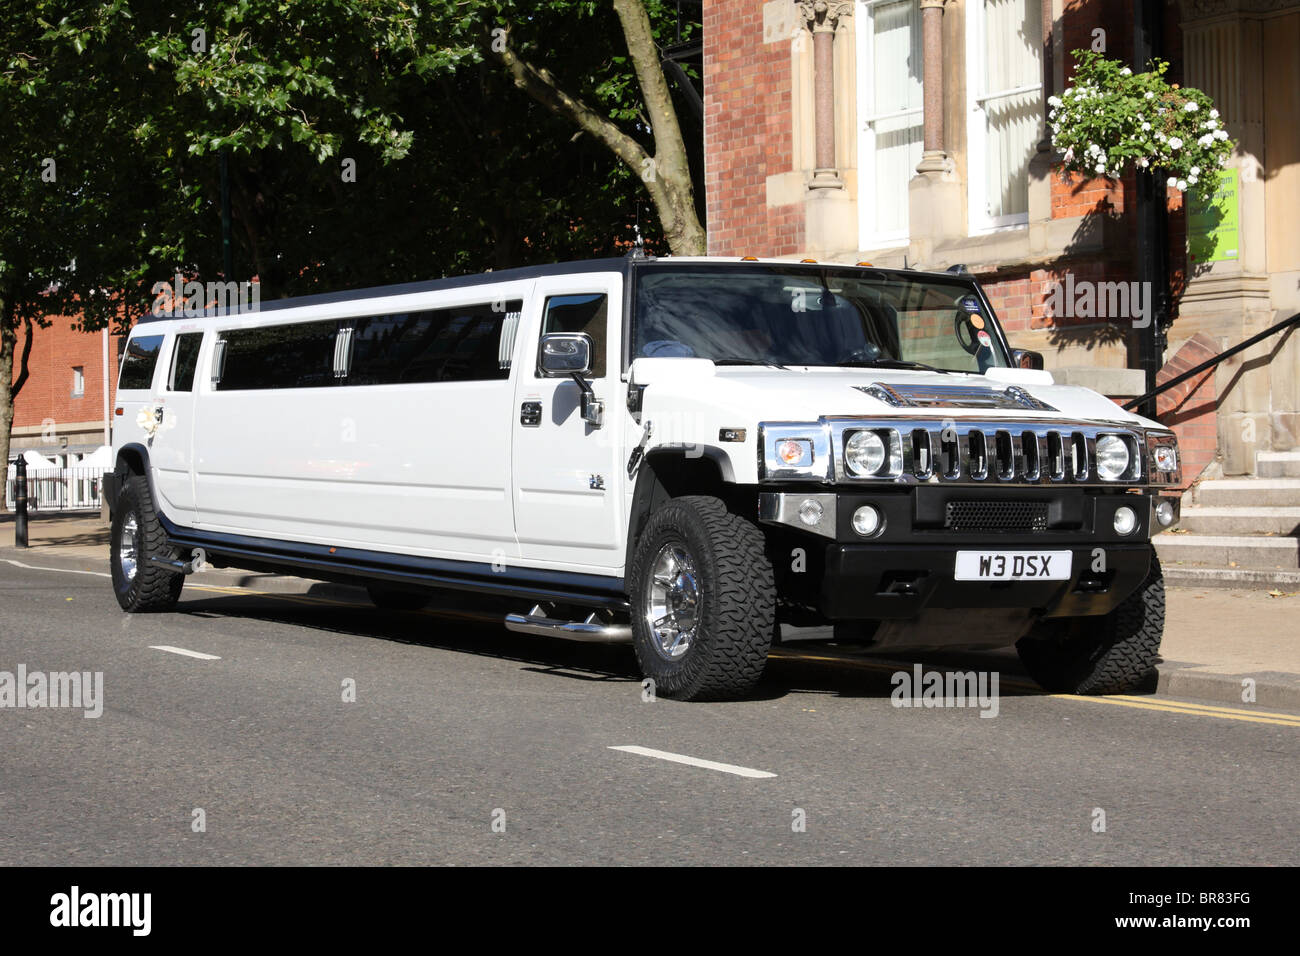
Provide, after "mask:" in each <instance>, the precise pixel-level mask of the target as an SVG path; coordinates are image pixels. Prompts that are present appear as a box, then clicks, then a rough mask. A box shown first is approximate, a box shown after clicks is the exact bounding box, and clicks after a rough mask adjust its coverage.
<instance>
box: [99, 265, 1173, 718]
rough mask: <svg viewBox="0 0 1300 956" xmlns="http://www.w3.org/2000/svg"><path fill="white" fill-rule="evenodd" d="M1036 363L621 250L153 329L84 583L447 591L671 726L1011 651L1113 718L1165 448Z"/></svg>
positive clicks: (879, 291)
mask: <svg viewBox="0 0 1300 956" xmlns="http://www.w3.org/2000/svg"><path fill="white" fill-rule="evenodd" d="M1042 366H1043V362H1042V359H1041V357H1040V356H1038V355H1037V354H1035V353H1032V352H1026V351H1023V350H1017V349H1013V348H1011V346H1010V344H1009V343H1008V341H1007V338H1006V336H1005V334H1004V332H1003V330H1002V328H1001V327H1000V325H999V323H998V320H997V316H996V315H995V313H994V310H993V308H992V307H991V306H990V303H989V300H988V298H987V297H986V296H985V294H984V292H983V290H982V289H981V288H980V285H979V283H978V282H977V281H976V280H975V279H974V278H973V277H972V276H970V275H968V274H964V273H962V272H957V273H925V272H918V271H911V270H886V269H878V268H874V267H872V266H870V265H869V264H865V263H864V264H860V265H857V266H846V265H838V264H830V263H816V262H792V261H785V260H757V259H749V258H746V259H744V260H739V261H737V260H723V259H717V258H659V259H656V258H651V257H646V256H630V257H628V258H626V259H610V260H598V261H589V262H580V263H569V264H561V265H553V266H543V267H533V268H524V269H514V270H509V271H504V272H497V273H489V274H484V275H477V276H471V277H465V278H455V279H443V280H437V281H432V282H426V283H416V284H410V285H400V286H389V287H383V288H375V289H367V290H363V291H359V292H352V293H346V294H328V295H316V296H310V297H306V298H299V299H287V300H282V301H277V302H273V303H263V304H262V306H261V308H259V309H258V310H257V311H253V312H239V311H233V310H226V311H224V312H211V313H208V314H204V315H202V316H185V315H175V316H173V315H169V314H167V313H164V314H162V315H157V316H151V317H149V318H147V319H146V320H144V321H141V322H140V323H138V324H137V325H136V327H135V328H134V329H133V330H132V332H131V335H130V338H129V341H128V342H127V344H126V348H125V353H124V356H123V361H122V365H121V373H120V381H119V383H118V392H117V402H116V406H117V407H116V409H115V414H116V416H117V417H116V419H115V422H116V425H115V428H114V435H113V448H114V454H115V461H116V466H115V471H114V472H113V473H112V474H111V475H110V476H109V480H108V481H107V482H106V489H107V493H108V496H109V500H110V502H111V504H112V511H113V523H112V549H111V565H112V567H111V570H112V580H113V588H114V590H115V592H116V595H117V599H118V601H119V603H120V604H121V606H122V607H123V608H124V609H125V610H126V611H129V612H149V611H168V610H170V609H172V608H173V607H174V606H175V605H176V602H177V600H178V597H179V595H180V593H181V589H182V587H183V584H184V581H185V576H186V575H187V574H189V573H190V572H192V571H193V570H195V569H196V568H197V567H204V566H209V565H211V566H217V567H221V566H230V567H239V568H247V569H251V570H255V571H270V572H284V573H293V574H297V575H300V576H304V577H308V578H313V579H320V580H328V581H342V582H350V583H356V584H361V585H363V586H365V587H366V588H367V590H368V592H369V594H370V596H371V598H372V599H373V601H374V603H375V604H377V605H378V606H380V607H384V608H414V607H419V606H421V605H422V604H423V603H425V602H426V601H427V600H428V599H430V597H431V596H433V595H434V594H435V593H437V592H446V591H448V590H454V591H462V592H474V593H476V594H477V595H479V596H480V598H481V597H482V596H487V599H488V600H490V602H491V606H492V607H495V608H499V614H500V619H501V621H502V623H503V625H504V626H505V627H506V628H508V629H510V630H513V631H518V632H522V633H526V634H536V635H551V636H556V637H568V638H573V639H578V640H589V641H613V642H619V641H621V642H630V643H631V644H632V645H633V648H634V650H635V654H636V658H637V661H638V663H639V665H640V668H641V671H642V672H643V674H644V675H645V676H646V677H647V678H651V679H653V680H654V682H655V687H656V691H657V692H658V693H660V694H663V695H667V696H673V697H677V698H681V699H706V698H723V697H735V696H739V695H744V694H745V693H746V692H748V691H750V690H751V689H752V688H753V687H754V685H755V684H756V682H757V681H758V680H759V678H760V676H761V675H762V673H763V669H764V666H765V663H766V661H767V658H768V654H769V650H770V648H771V647H772V645H773V644H774V643H779V642H781V641H783V640H788V639H790V638H791V637H792V636H794V635H796V634H797V635H805V636H806V635H807V634H821V635H824V636H826V637H828V638H829V639H833V640H836V641H853V642H858V643H860V644H864V645H866V646H867V647H869V648H879V649H883V650H886V651H889V652H893V653H897V652H899V651H900V650H903V651H905V650H906V649H921V648H926V649H933V648H957V647H963V648H970V647H975V648H988V647H1000V646H1001V647H1005V646H1011V645H1014V646H1015V647H1016V648H1017V649H1018V651H1019V653H1020V656H1021V658H1022V660H1023V661H1024V664H1025V666H1026V667H1027V669H1028V670H1029V671H1030V672H1031V673H1032V675H1033V676H1034V677H1035V679H1036V680H1038V681H1039V682H1040V683H1041V684H1042V685H1043V686H1044V687H1047V688H1050V689H1052V690H1061V691H1070V692H1076V693H1108V692H1121V691H1128V690H1132V689H1134V688H1135V687H1136V686H1137V685H1138V684H1139V683H1140V682H1142V681H1143V680H1144V679H1145V678H1146V677H1147V676H1148V675H1149V673H1150V671H1151V669H1152V666H1153V664H1154V662H1155V661H1156V657H1157V653H1158V650H1159V645H1160V639H1161V634H1162V631H1163V626H1164V590H1163V579H1162V575H1161V570H1160V565H1159V562H1158V561H1157V559H1156V556H1155V554H1154V552H1153V549H1152V546H1151V536H1152V535H1153V534H1156V533H1158V532H1159V531H1161V530H1165V529H1167V528H1169V527H1171V526H1172V525H1173V524H1175V523H1176V521H1177V520H1178V498H1177V496H1176V495H1172V494H1169V493H1168V492H1171V491H1172V490H1173V489H1174V488H1176V487H1177V485H1178V483H1179V481H1180V472H1179V458H1178V446H1177V441H1176V439H1175V437H1174V435H1173V433H1172V432H1170V431H1169V430H1168V429H1166V428H1164V427H1162V426H1161V425H1160V424H1159V423H1157V422H1154V421H1151V420H1148V419H1145V418H1141V417H1139V416H1137V415H1133V414H1130V413H1128V412H1126V411H1124V410H1122V409H1121V408H1119V407H1118V406H1117V405H1116V404H1115V403H1113V402H1112V401H1110V400H1108V399H1107V398H1105V397H1103V396H1102V395H1099V394H1097V393H1095V392H1092V391H1089V390H1087V389H1084V388H1079V387H1070V386H1064V385H1057V384H1054V382H1053V378H1052V376H1051V374H1050V373H1049V372H1047V371H1044V370H1043V367H1042ZM1162 492H1164V493H1163V494H1162Z"/></svg>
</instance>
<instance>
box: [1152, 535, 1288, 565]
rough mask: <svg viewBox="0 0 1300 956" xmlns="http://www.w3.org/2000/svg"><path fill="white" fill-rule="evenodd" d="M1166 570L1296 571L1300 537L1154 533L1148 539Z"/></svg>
mask: <svg viewBox="0 0 1300 956" xmlns="http://www.w3.org/2000/svg"><path fill="white" fill-rule="evenodd" d="M1151 540H1152V543H1153V544H1154V545H1155V547H1156V553H1157V554H1158V555H1160V563H1161V564H1162V565H1164V566H1165V567H1166V568H1168V567H1170V566H1171V565H1173V564H1175V563H1176V564H1179V565H1185V566H1191V565H1201V566H1212V567H1219V568H1231V567H1232V566H1233V565H1234V564H1235V565H1236V566H1237V568H1257V569H1263V570H1269V571H1273V570H1282V571H1300V538H1292V537H1281V536H1279V537H1268V536H1266V535H1215V534H1177V533H1169V532H1166V533H1165V534H1158V535H1156V536H1155V537H1154V538H1152V539H1151Z"/></svg>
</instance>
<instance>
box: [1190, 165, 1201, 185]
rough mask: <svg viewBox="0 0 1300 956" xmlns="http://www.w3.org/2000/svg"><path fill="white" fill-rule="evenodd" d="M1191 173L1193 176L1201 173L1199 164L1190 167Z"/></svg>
mask: <svg viewBox="0 0 1300 956" xmlns="http://www.w3.org/2000/svg"><path fill="white" fill-rule="evenodd" d="M1192 175H1193V176H1199V175H1201V167H1200V166H1193V167H1192ZM1192 181H1193V182H1195V180H1192Z"/></svg>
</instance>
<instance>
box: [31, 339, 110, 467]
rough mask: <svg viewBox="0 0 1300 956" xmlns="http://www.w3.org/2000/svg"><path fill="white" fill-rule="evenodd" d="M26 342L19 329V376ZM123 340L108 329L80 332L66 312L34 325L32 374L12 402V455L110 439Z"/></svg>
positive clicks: (52, 453) (71, 450)
mask: <svg viewBox="0 0 1300 956" xmlns="http://www.w3.org/2000/svg"><path fill="white" fill-rule="evenodd" d="M23 343H24V338H23V334H22V332H19V336H18V346H17V350H16V351H17V354H16V355H15V356H14V377H15V379H16V378H17V377H18V375H19V372H20V364H21V357H22V352H23ZM122 344H123V337H122V336H120V335H110V334H109V333H108V332H107V331H103V332H78V331H76V330H75V329H73V328H72V322H71V320H70V319H68V318H67V317H64V316H56V317H53V318H52V319H51V323H50V327H49V328H46V329H39V328H38V329H34V330H33V335H32V344H31V352H30V354H29V356H28V359H27V363H26V365H27V370H28V378H27V381H26V382H25V383H24V384H23V387H22V391H20V392H19V393H18V396H17V398H16V399H15V401H14V425H13V431H12V433H11V435H12V437H11V443H10V450H9V454H10V457H13V456H15V455H17V454H19V453H20V452H22V451H26V450H28V449H32V450H35V451H39V452H40V453H41V454H43V455H46V456H47V457H56V456H61V455H69V454H71V455H74V456H75V455H78V454H81V453H85V452H89V451H93V450H94V449H95V448H98V447H99V446H100V445H104V444H107V443H108V441H109V437H108V422H109V420H110V418H111V415H110V412H111V410H112V403H113V399H114V397H115V392H116V389H117V369H118V350H119V349H120V348H121V347H122ZM65 463H66V462H65Z"/></svg>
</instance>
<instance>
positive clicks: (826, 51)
mask: <svg viewBox="0 0 1300 956" xmlns="http://www.w3.org/2000/svg"><path fill="white" fill-rule="evenodd" d="M796 2H797V5H798V7H799V12H800V14H801V15H802V16H803V18H804V21H805V22H806V23H807V25H808V28H809V29H810V30H812V35H813V89H814V94H813V96H814V103H815V110H816V113H815V119H816V131H817V139H816V142H817V152H816V156H815V159H814V161H815V162H816V164H817V165H816V167H815V168H814V169H813V178H812V181H811V182H810V183H809V184H808V188H809V189H843V188H844V183H843V181H842V180H841V179H840V173H839V169H837V168H836V164H835V31H836V29H837V28H838V27H839V23H840V18H841V17H850V16H852V15H853V0H796Z"/></svg>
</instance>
